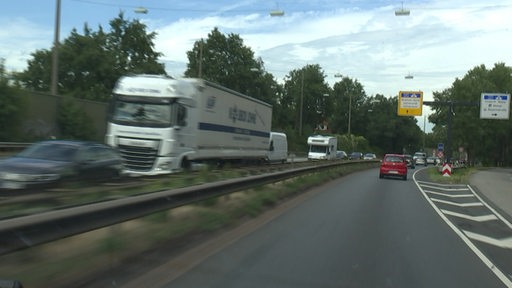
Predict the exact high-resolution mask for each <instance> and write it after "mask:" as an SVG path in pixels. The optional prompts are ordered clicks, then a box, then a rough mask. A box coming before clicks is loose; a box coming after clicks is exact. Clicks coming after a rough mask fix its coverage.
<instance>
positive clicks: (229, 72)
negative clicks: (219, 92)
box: [184, 28, 278, 105]
mask: <svg viewBox="0 0 512 288" xmlns="http://www.w3.org/2000/svg"><path fill="white" fill-rule="evenodd" d="M187 58H188V64H187V70H186V71H185V73H184V74H185V76H186V77H199V78H203V79H206V80H208V81H211V82H215V83H218V84H220V85H222V86H225V87H227V88H230V89H232V90H235V91H237V92H240V93H243V94H246V95H249V96H252V97H254V98H256V99H260V100H262V101H264V102H267V103H269V104H271V105H274V104H275V103H276V94H277V90H278V85H277V82H276V81H275V80H274V77H273V76H272V74H270V73H267V72H266V71H265V68H264V63H263V61H262V60H261V58H258V59H256V58H255V57H254V52H253V51H252V50H251V49H250V48H249V47H247V46H245V45H244V43H243V40H242V38H240V36H239V35H237V34H228V35H227V36H226V35H224V34H222V33H221V32H220V31H219V29H218V28H214V29H213V30H212V31H211V32H210V33H209V34H208V38H207V39H206V40H204V39H201V40H198V41H196V42H195V43H194V47H193V48H192V50H191V51H188V52H187Z"/></svg>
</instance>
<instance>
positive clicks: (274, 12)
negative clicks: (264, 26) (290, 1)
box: [270, 10, 284, 17]
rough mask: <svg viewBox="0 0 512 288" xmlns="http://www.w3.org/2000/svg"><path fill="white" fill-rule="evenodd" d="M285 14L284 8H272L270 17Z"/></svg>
mask: <svg viewBox="0 0 512 288" xmlns="http://www.w3.org/2000/svg"><path fill="white" fill-rule="evenodd" d="M281 16H284V11H283V10H272V11H270V17H281Z"/></svg>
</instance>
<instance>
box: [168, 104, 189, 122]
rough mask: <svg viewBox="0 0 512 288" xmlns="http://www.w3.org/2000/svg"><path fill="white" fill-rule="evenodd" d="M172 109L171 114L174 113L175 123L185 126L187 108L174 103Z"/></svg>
mask: <svg viewBox="0 0 512 288" xmlns="http://www.w3.org/2000/svg"><path fill="white" fill-rule="evenodd" d="M172 110H173V114H174V115H176V116H175V117H176V118H175V119H176V120H175V122H174V123H175V125H178V126H187V108H185V106H183V105H181V104H174V105H173V108H172Z"/></svg>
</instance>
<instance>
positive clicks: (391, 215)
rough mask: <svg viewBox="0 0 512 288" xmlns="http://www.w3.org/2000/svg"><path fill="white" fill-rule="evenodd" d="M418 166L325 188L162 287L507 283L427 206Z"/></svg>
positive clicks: (363, 175) (364, 174)
mask: <svg viewBox="0 0 512 288" xmlns="http://www.w3.org/2000/svg"><path fill="white" fill-rule="evenodd" d="M413 171H414V170H412V171H411V172H410V175H409V176H410V177H409V180H407V181H402V180H395V179H379V178H378V170H377V169H372V170H368V171H363V172H358V173H354V174H351V175H349V176H346V177H344V178H341V179H339V180H337V181H334V182H331V183H329V184H327V185H325V186H323V187H320V188H318V189H321V190H322V191H320V192H319V193H318V194H316V195H315V196H314V197H312V198H310V199H309V200H308V201H305V202H303V203H301V204H300V205H298V206H296V207H295V208H293V209H291V210H289V211H287V212H286V213H284V214H283V215H281V216H280V217H278V218H276V219H274V220H273V221H271V222H270V223H268V224H267V225H265V226H264V227H262V228H261V229H258V230H256V231H254V232H253V233H251V234H249V235H248V236H246V237H243V238H242V239H240V240H239V241H236V242H235V243H233V244H231V245H229V246H228V247H227V248H225V249H223V250H221V251H220V252H218V253H216V254H214V255H212V256H210V257H208V258H207V259H205V260H204V261H203V262H202V263H200V264H199V265H197V266H195V267H194V268H193V269H191V270H189V271H188V272H187V273H185V274H183V275H181V276H180V277H178V278H176V279H174V280H173V281H169V282H168V283H167V284H166V285H164V287H219V288H220V287H504V285H503V283H502V282H501V281H500V280H499V279H498V278H497V277H496V276H495V275H494V274H493V273H492V272H491V271H490V269H489V268H487V267H486V266H485V265H484V264H483V262H482V261H481V260H480V259H479V258H478V257H477V256H476V255H475V254H474V253H473V252H472V251H471V250H470V249H469V248H468V247H467V246H466V245H465V243H464V242H463V241H462V240H461V239H460V238H459V237H458V236H457V235H456V234H455V233H454V232H453V231H452V230H451V229H450V228H449V227H448V225H446V223H445V222H444V221H442V220H441V218H440V217H439V216H438V215H437V214H436V212H435V211H434V210H433V208H432V207H431V206H430V205H429V204H428V203H427V201H426V200H425V198H424V197H423V196H422V195H421V193H420V192H419V190H418V188H417V187H416V185H415V184H414V182H413V181H412V177H411V176H412V172H413ZM148 284H149V283H148ZM150 286H151V285H150Z"/></svg>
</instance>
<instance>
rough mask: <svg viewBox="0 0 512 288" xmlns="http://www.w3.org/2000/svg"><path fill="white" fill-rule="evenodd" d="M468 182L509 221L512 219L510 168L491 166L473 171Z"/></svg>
mask: <svg viewBox="0 0 512 288" xmlns="http://www.w3.org/2000/svg"><path fill="white" fill-rule="evenodd" d="M469 184H470V185H471V186H472V187H473V188H476V190H477V192H478V193H479V195H480V196H482V197H483V198H485V200H487V202H488V204H490V205H492V206H494V208H495V209H497V210H499V211H500V212H501V214H502V215H503V216H504V217H506V218H507V219H508V220H509V221H510V220H512V168H491V169H488V170H480V171H478V172H476V173H474V174H473V175H472V176H471V177H470V179H469Z"/></svg>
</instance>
